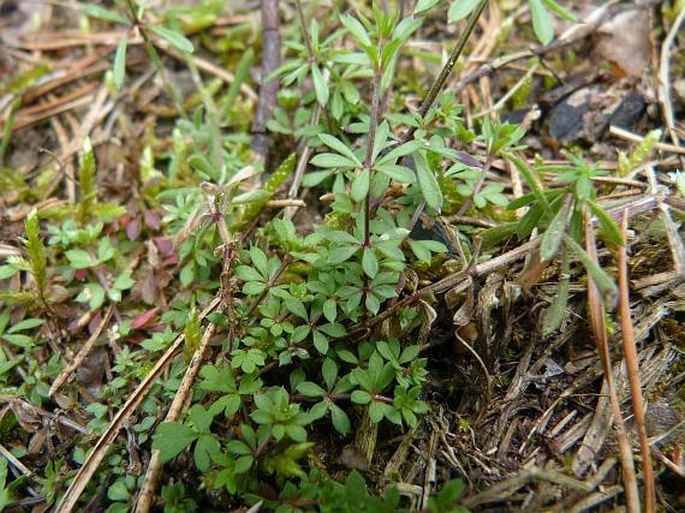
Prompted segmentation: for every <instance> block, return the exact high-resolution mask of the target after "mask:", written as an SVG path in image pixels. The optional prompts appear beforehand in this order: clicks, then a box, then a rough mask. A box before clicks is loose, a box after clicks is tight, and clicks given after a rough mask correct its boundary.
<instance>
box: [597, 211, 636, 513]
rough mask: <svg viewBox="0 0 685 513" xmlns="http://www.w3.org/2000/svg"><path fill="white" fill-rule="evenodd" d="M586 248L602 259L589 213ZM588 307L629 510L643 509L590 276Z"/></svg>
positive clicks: (601, 309) (601, 305) (601, 307)
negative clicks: (609, 407) (602, 369)
mask: <svg viewBox="0 0 685 513" xmlns="http://www.w3.org/2000/svg"><path fill="white" fill-rule="evenodd" d="M585 250H586V251H587V253H588V255H589V257H590V258H591V259H592V260H593V261H594V262H598V258H597V247H596V244H595V232H594V229H593V226H592V222H590V219H589V216H587V215H586V220H585ZM587 292H588V306H589V310H590V323H591V325H592V331H593V333H594V335H595V340H596V342H597V351H598V352H599V356H600V359H601V360H602V364H603V365H604V378H605V379H606V382H607V388H608V389H609V402H610V404H611V411H612V416H613V421H614V428H615V430H616V439H617V440H618V451H619V456H620V460H621V468H622V469H623V476H622V477H623V488H624V490H625V494H626V507H627V510H628V513H639V512H640V499H639V496H638V493H637V478H636V477H635V465H634V463H633V453H632V450H631V447H630V441H629V440H628V436H627V435H626V429H625V425H624V422H623V416H622V414H621V405H620V403H619V401H618V396H617V394H616V386H615V384H614V376H613V373H612V367H611V357H610V356H609V342H608V337H607V328H606V320H605V318H604V301H603V300H602V296H601V294H600V292H599V289H598V288H597V285H595V281H594V280H593V279H592V278H590V279H588V285H587Z"/></svg>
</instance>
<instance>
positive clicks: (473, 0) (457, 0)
mask: <svg viewBox="0 0 685 513" xmlns="http://www.w3.org/2000/svg"><path fill="white" fill-rule="evenodd" d="M479 1H480V0H454V2H452V5H451V6H450V9H449V11H447V22H448V23H454V22H455V21H459V20H463V19H464V18H466V17H467V16H468V15H469V14H471V12H472V11H473V10H474V9H475V8H476V6H477V5H478V2H479Z"/></svg>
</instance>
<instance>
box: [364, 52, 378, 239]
mask: <svg viewBox="0 0 685 513" xmlns="http://www.w3.org/2000/svg"><path fill="white" fill-rule="evenodd" d="M381 49H382V44H379V45H378V53H379V54H380V53H381ZM381 76H382V71H381V70H380V69H377V70H376V73H375V75H374V77H373V98H372V100H371V118H370V119H369V135H368V137H367V139H366V156H365V157H364V169H363V170H362V173H363V172H367V173H369V183H371V178H373V176H372V175H371V167H372V166H373V147H374V144H375V142H376V127H377V126H378V120H379V118H380V110H381V109H380V103H381ZM370 227H371V190H370V186H369V192H368V193H367V195H366V198H365V199H364V247H365V248H368V247H369V245H370V240H371V228H370Z"/></svg>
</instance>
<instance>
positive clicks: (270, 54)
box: [252, 0, 281, 164]
mask: <svg viewBox="0 0 685 513" xmlns="http://www.w3.org/2000/svg"><path fill="white" fill-rule="evenodd" d="M278 15H279V13H278V0H262V70H261V75H262V81H264V80H265V79H266V77H267V76H269V75H270V74H271V73H272V72H273V71H275V70H276V69H278V67H279V66H280V65H281V34H280V31H279V26H280V21H279V17H278ZM278 87H279V81H278V79H277V78H273V79H271V80H269V81H268V82H263V83H262V86H261V88H260V90H259V102H258V103H257V111H256V112H255V115H254V118H253V120H252V134H253V137H252V149H253V151H254V152H255V154H256V155H257V157H258V158H259V159H260V160H261V161H262V162H264V163H265V164H266V159H267V155H268V152H269V136H268V134H267V132H266V123H267V121H268V120H269V119H270V118H271V113H272V111H273V109H274V107H275V106H276V100H277V93H278Z"/></svg>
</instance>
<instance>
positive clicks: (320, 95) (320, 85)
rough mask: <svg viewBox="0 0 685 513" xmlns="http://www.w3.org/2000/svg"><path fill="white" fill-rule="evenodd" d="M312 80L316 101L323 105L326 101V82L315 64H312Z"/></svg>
mask: <svg viewBox="0 0 685 513" xmlns="http://www.w3.org/2000/svg"><path fill="white" fill-rule="evenodd" d="M312 81H313V82H314V91H315V92H316V101H318V102H319V105H321V106H322V107H325V106H326V104H327V103H328V84H327V83H326V79H325V78H324V77H323V75H322V74H321V70H320V69H319V66H318V65H317V64H312Z"/></svg>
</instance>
